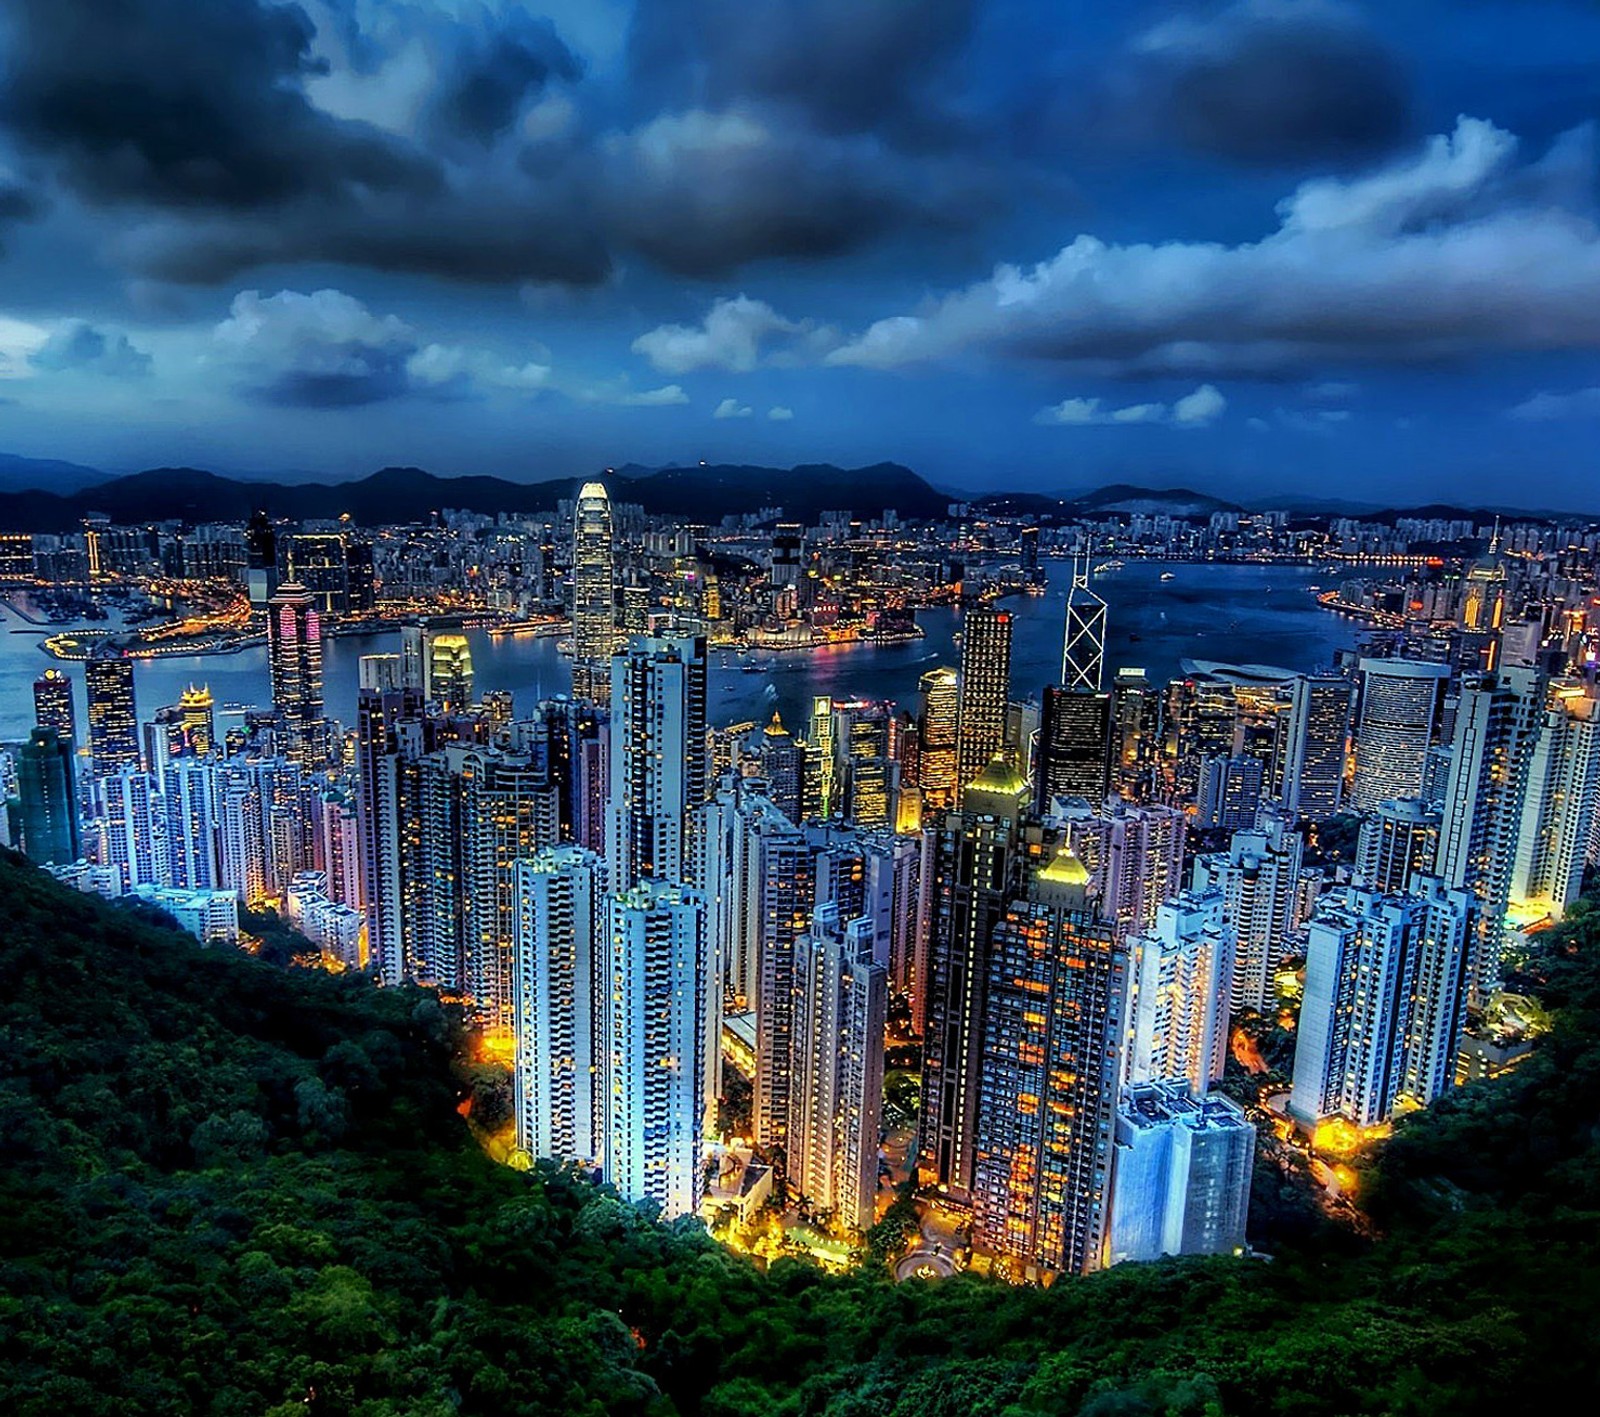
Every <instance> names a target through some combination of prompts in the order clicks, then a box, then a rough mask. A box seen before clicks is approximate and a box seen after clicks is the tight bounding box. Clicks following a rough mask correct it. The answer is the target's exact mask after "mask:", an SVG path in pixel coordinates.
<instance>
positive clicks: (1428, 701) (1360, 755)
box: [1351, 658, 1450, 812]
mask: <svg viewBox="0 0 1600 1417" xmlns="http://www.w3.org/2000/svg"><path fill="white" fill-rule="evenodd" d="M1449 678H1450V666H1449V665H1447V664H1435V663H1433V662H1431V661H1424V660H1413V659H1370V658H1369V659H1363V660H1362V661H1361V680H1362V685H1361V713H1360V719H1359V722H1358V724H1357V727H1356V774H1355V783H1354V787H1353V789H1352V791H1351V799H1352V803H1353V805H1354V806H1355V808H1356V810H1357V811H1358V812H1370V811H1372V810H1373V809H1374V808H1375V807H1377V805H1378V804H1379V803H1380V802H1388V801H1391V800H1393V799H1395V798H1400V797H1420V796H1421V795H1422V786H1423V774H1424V769H1425V767H1426V764H1427V759H1428V748H1429V746H1430V745H1431V744H1432V743H1433V741H1434V738H1435V735H1436V734H1437V732H1438V727H1439V709H1440V706H1441V704H1442V703H1443V700H1444V690H1445V685H1446V684H1447V683H1448V681H1449Z"/></svg>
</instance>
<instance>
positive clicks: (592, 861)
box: [513, 846, 608, 1161]
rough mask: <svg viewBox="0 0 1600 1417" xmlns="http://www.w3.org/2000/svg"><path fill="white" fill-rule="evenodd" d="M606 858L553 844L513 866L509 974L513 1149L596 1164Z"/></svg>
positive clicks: (601, 1103) (601, 1102) (601, 1106)
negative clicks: (513, 1033) (512, 956)
mask: <svg viewBox="0 0 1600 1417" xmlns="http://www.w3.org/2000/svg"><path fill="white" fill-rule="evenodd" d="M605 887H606V868H605V862H604V861H603V860H602V859H601V858H600V857H599V856H597V855H595V853H594V852H592V851H586V850H584V849H583V848H582V847H581V846H559V847H547V848H546V849H544V850H542V851H540V852H538V853H536V854H535V855H533V856H532V857H530V858H529V859H527V860H524V861H519V862H518V863H517V865H516V884H515V896H516V901H517V907H518V922H517V935H516V960H515V965H514V968H513V977H514V985H513V995H514V1012H515V1018H516V1025H515V1029H516V1064H515V1074H514V1084H515V1106H516V1119H517V1145H518V1146H519V1147H521V1148H522V1149H523V1150H524V1151H526V1152H527V1153H528V1154H529V1155H530V1156H533V1157H547V1156H548V1157H556V1158H558V1159H561V1160H576V1161H593V1160H595V1159H596V1158H598V1157H599V1156H600V1154H601V1151H602V1150H603V1143H602V1137H601V1121H602V1118H603V1116H604V1112H605V1099H604V1096H603V1095H602V1091H601V1086H602V1083H601V1074H602V1064H603V1062H604V1057H603V1048H602V1036H603V1027H602V1009H603V1005H604V997H605V995H604V988H605V981H604V980H603V977H602V965H603V964H604V962H605V960H606V957H607V937H606V930H607V923H608V922H607V911H606V901H605Z"/></svg>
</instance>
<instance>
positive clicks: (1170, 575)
mask: <svg viewBox="0 0 1600 1417" xmlns="http://www.w3.org/2000/svg"><path fill="white" fill-rule="evenodd" d="M1161 579H1162V580H1164V581H1175V580H1177V579H1178V578H1177V576H1175V575H1174V574H1173V573H1172V572H1171V571H1163V572H1162V573H1161Z"/></svg>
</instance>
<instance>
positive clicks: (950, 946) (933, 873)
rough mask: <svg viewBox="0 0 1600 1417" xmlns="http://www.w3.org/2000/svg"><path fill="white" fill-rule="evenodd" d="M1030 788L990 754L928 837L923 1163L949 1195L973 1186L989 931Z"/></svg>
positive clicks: (1011, 871)
mask: <svg viewBox="0 0 1600 1417" xmlns="http://www.w3.org/2000/svg"><path fill="white" fill-rule="evenodd" d="M1030 796H1031V794H1030V793H1029V791H1028V784H1027V783H1026V782H1025V781H1023V779H1022V778H1021V777H1020V776H1019V775H1018V774H1017V772H1016V771H1015V770H1014V769H1013V768H1010V767H1008V766H1007V765H1006V762H1005V760H1004V759H1003V758H1000V757H998V756H996V757H995V758H993V759H991V760H990V763H989V766H988V767H987V768H985V769H984V770H983V772H982V773H981V774H979V775H978V777H976V778H974V779H973V780H972V782H970V783H969V784H968V785H967V787H966V789H965V791H964V792H963V794H962V798H961V807H960V809H959V810H958V811H957V812H955V813H952V814H951V815H949V816H947V817H946V818H945V821H944V824H943V825H942V826H941V827H940V828H939V829H938V830H937V831H935V832H933V833H931V834H930V839H931V841H932V846H931V848H930V851H931V859H930V863H929V864H930V866H931V870H930V871H929V872H928V875H927V885H926V889H927V891H928V893H929V897H930V899H929V916H930V920H929V934H928V969H927V976H928V977H927V985H926V997H925V998H924V999H923V1000H922V1001H921V1007H922V1008H923V1009H924V1010H925V1011H926V1027H925V1032H924V1044H923V1075H922V1097H923V1102H922V1134H921V1138H920V1141H919V1147H920V1155H921V1160H922V1165H923V1166H924V1167H925V1168H926V1169H927V1170H928V1171H929V1172H931V1174H932V1176H933V1179H934V1181H935V1183H936V1184H937V1185H940V1186H942V1187H944V1188H945V1189H946V1190H948V1191H949V1192H951V1193H952V1194H953V1195H954V1196H955V1197H956V1199H957V1200H961V1201H964V1200H966V1199H967V1198H968V1197H969V1195H970V1193H971V1189H972V1168H973V1163H974V1160H975V1156H976V1143H977V1136H976V1127H977V1121H978V1114H979V1088H980V1084H981V1070H982V1064H983V1043H984V1028H985V1019H986V1013H985V998H986V995H987V991H988V987H989V956H990V951H991V947H992V943H993V937H994V931H995V927H996V925H997V924H998V923H999V921H1000V918H1001V916H1002V914H1003V913H1004V911H1005V908H1006V904H1007V902H1008V901H1009V900H1010V898H1011V895H1012V892H1013V889H1014V887H1015V886H1016V884H1017V881H1018V879H1019V874H1018V873H1019V869H1020V862H1021V859H1022V856H1021V849H1022V835H1023V826H1024V817H1025V814H1026V813H1027V811H1028V804H1029V798H1030Z"/></svg>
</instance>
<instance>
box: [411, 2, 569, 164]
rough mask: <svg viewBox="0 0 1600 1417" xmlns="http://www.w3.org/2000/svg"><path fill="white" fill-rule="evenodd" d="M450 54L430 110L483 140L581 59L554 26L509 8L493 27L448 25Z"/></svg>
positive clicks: (458, 130) (499, 131) (463, 132)
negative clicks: (568, 46) (451, 44)
mask: <svg viewBox="0 0 1600 1417" xmlns="http://www.w3.org/2000/svg"><path fill="white" fill-rule="evenodd" d="M453 34H454V39H455V43H454V45H453V48H454V50H455V52H454V54H452V55H451V56H450V61H449V63H448V65H447V68H446V71H445V77H444V78H443V80H442V82H441V85H440V92H439V95H438V97H437V99H436V100H435V102H434V105H433V110H434V113H435V115H436V117H437V120H438V121H439V122H440V123H441V124H442V125H443V126H444V127H445V128H446V129H447V130H448V131H451V132H454V133H456V134H459V135H461V136H464V137H470V138H475V139H477V140H478V141H479V142H483V143H489V142H492V141H493V140H494V139H496V138H498V137H499V136H500V135H501V134H503V133H505V132H506V131H507V130H508V129H509V128H510V127H511V125H512V124H513V123H515V122H516V120H517V117H518V115H519V114H521V112H522V111H523V109H524V107H525V106H526V105H527V103H528V102H529V100H530V99H532V98H534V97H535V96H537V95H538V94H539V93H541V92H542V91H543V90H544V88H545V86H546V85H547V84H549V83H550V82H551V81H552V80H565V81H567V82H572V81H574V80H576V79H578V78H579V77H580V76H581V75H582V73H583V65H582V64H581V63H580V62H579V61H578V58H577V56H576V55H574V54H573V52H572V51H571V50H570V49H568V48H567V46H566V45H565V44H564V43H563V42H562V40H561V37H560V35H558V34H557V33H556V30H555V26H554V25H552V24H551V23H550V21H549V20H546V19H538V18H535V17H534V16H532V15H530V14H528V13H527V12H526V11H523V10H512V11H510V12H508V13H507V14H506V15H504V16H503V17H501V19H500V20H499V23H498V25H497V26H496V27H492V28H491V27H488V26H485V27H484V28H482V29H477V30H474V29H470V28H468V27H467V26H465V25H457V26H455V27H454V30H453Z"/></svg>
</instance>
